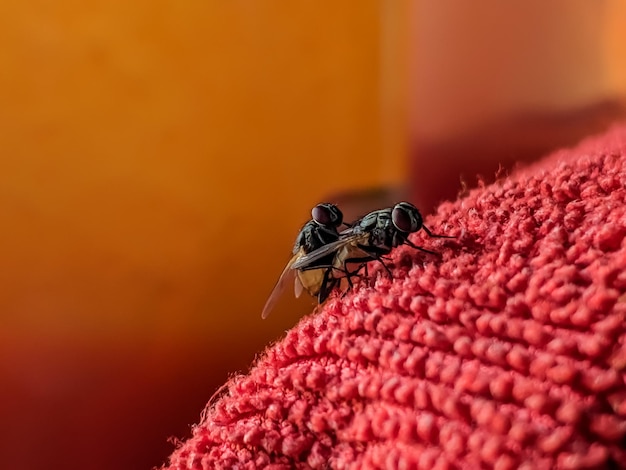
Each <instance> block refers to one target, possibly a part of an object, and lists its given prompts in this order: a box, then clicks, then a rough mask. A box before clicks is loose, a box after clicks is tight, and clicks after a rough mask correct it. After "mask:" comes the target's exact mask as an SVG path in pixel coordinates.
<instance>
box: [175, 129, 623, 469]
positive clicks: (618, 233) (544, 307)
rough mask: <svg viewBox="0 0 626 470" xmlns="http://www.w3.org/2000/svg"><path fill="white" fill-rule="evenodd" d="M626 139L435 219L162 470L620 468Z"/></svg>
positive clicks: (487, 190) (316, 317) (543, 168)
mask: <svg viewBox="0 0 626 470" xmlns="http://www.w3.org/2000/svg"><path fill="white" fill-rule="evenodd" d="M625 156H626V127H616V128H614V129H612V130H611V131H609V132H608V133H606V134H605V135H603V136H601V137H598V138H593V139H589V140H587V141H585V142H583V143H581V144H580V145H579V146H578V147H577V148H575V149H573V150H565V151H561V152H558V153H556V154H554V155H552V156H550V157H549V158H547V159H545V160H544V161H542V162H540V163H539V164H535V165H533V166H531V167H529V168H526V169H524V170H521V171H518V172H516V173H514V174H513V175H511V176H510V177H508V178H505V179H502V180H500V181H498V182H497V183H496V184H494V185H491V186H488V187H484V188H479V189H476V190H474V191H471V192H470V193H469V194H468V195H467V196H466V197H464V198H462V199H460V200H458V201H456V202H451V203H445V204H443V205H441V206H440V207H439V209H438V212H437V213H436V214H435V215H434V216H433V217H430V218H427V220H426V223H427V225H428V226H429V227H430V228H431V229H433V230H434V231H436V232H438V233H446V234H452V235H456V236H457V237H458V240H456V241H448V240H429V239H428V238H427V237H425V236H424V234H422V233H419V234H417V235H414V236H412V238H411V240H412V241H413V242H415V243H418V244H420V245H421V246H424V247H428V248H433V249H436V250H438V251H439V252H441V253H442V258H441V259H438V258H436V257H433V256H430V255H427V254H424V253H420V252H416V251H415V250H413V249H411V248H409V247H400V248H398V249H396V250H394V252H393V255H392V257H393V260H394V265H393V267H392V270H393V274H394V278H393V280H391V279H388V278H387V277H385V276H384V275H383V271H382V270H381V269H380V268H374V266H375V265H372V269H370V272H372V271H373V272H374V273H375V274H376V279H375V280H373V281H371V282H369V283H365V282H363V283H362V284H361V285H360V286H358V287H357V288H356V289H355V290H354V292H352V293H350V294H348V295H347V296H346V297H344V298H343V299H341V298H339V297H337V296H334V297H333V298H331V300H330V301H329V302H328V303H327V304H326V305H325V306H324V307H323V308H321V309H320V310H319V311H318V312H315V313H314V314H312V315H310V316H307V317H305V318H303V319H302V320H301V321H300V322H299V324H298V325H297V326H296V327H294V328H293V329H292V330H291V331H289V332H288V333H287V335H286V337H285V338H284V339H283V340H282V341H281V342H279V343H278V344H276V345H274V346H272V347H271V348H270V349H269V350H268V351H267V352H266V354H265V355H264V356H263V357H262V358H261V359H260V360H259V361H258V363H257V364H256V365H255V366H254V367H253V368H252V370H251V371H250V373H249V374H248V375H247V376H240V377H236V378H234V379H232V380H231V381H229V382H228V383H227V384H226V388H225V394H224V395H223V396H221V397H220V398H219V399H218V400H217V401H216V402H215V403H214V404H212V405H211V406H208V407H207V409H206V411H205V414H204V417H203V419H202V422H201V423H200V424H199V425H198V426H196V427H195V428H194V430H193V435H192V437H191V438H190V439H189V440H188V441H186V442H184V443H182V444H181V445H180V447H179V448H178V449H177V450H176V451H175V452H174V454H173V455H172V456H171V460H170V464H169V466H168V467H166V468H169V469H172V470H174V469H177V470H178V469H194V470H195V469H219V468H240V469H254V468H267V469H291V468H319V469H323V468H336V469H352V468H365V469H367V468H388V469H427V470H435V469H452V468H496V469H500V470H504V469H514V468H525V469H552V468H561V469H579V468H626V437H625V436H626V400H625V399H626V385H625V378H626V322H625V315H626V295H625V293H626V270H625V267H626V242H625V241H624V236H625V235H626V189H625V187H626V158H625Z"/></svg>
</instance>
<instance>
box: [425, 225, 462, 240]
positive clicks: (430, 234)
mask: <svg viewBox="0 0 626 470" xmlns="http://www.w3.org/2000/svg"><path fill="white" fill-rule="evenodd" d="M422 229H423V230H424V232H426V235H428V236H429V237H431V238H456V237H451V236H450V235H439V234H437V233H433V232H431V231H430V229H429V228H428V227H426V225H422Z"/></svg>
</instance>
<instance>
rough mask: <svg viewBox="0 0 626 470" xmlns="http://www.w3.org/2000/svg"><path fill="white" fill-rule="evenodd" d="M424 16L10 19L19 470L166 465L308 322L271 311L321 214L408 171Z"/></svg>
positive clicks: (8, 133) (235, 7)
mask: <svg viewBox="0 0 626 470" xmlns="http://www.w3.org/2000/svg"><path fill="white" fill-rule="evenodd" d="M410 10H411V9H410V2H408V1H402V2H397V3H393V4H392V3H390V2H378V1H369V0H368V1H357V0H350V1H347V2H336V3H333V4H327V5H326V6H324V7H322V6H320V4H319V3H318V2H313V1H304V2H298V3H289V2H278V1H269V2H243V1H233V2H212V1H198V0H191V1H189V2H169V1H165V0H153V1H150V2H148V1H144V0H140V1H138V2H132V3H128V2H122V1H119V0H109V1H107V2H104V1H100V2H98V1H91V2H87V4H85V3H84V2H83V3H81V2H71V1H67V0H65V1H61V2H56V3H50V2H41V1H26V2H16V1H10V2H4V3H3V4H2V5H0V43H1V44H2V47H1V48H0V103H1V106H0V149H1V151H2V158H1V159H0V165H1V166H0V218H1V220H2V231H1V232H0V262H1V265H2V268H3V269H2V270H1V271H0V276H1V280H0V281H1V283H0V286H1V287H0V373H1V374H2V377H3V380H2V387H1V389H0V417H1V420H2V424H3V425H2V427H1V428H0V459H1V464H0V465H1V466H2V467H3V468H15V469H35V468H44V467H45V468H66V469H72V468H76V469H108V468H116V469H135V468H150V467H151V466H156V465H160V464H161V463H163V462H164V461H165V459H166V456H167V455H168V454H169V453H170V452H171V450H172V449H173V444H172V443H170V442H168V441H167V440H168V438H170V437H176V438H185V437H186V436H187V435H189V433H190V425H191V424H192V423H195V422H197V421H198V420H199V417H200V412H201V410H202V408H203V406H204V404H205V403H206V402H207V400H208V399H209V397H210V396H211V395H212V394H213V392H214V391H215V389H216V388H217V387H218V386H219V385H221V384H222V383H223V382H224V380H225V379H226V378H227V376H228V374H230V373H233V372H236V371H245V370H247V368H248V366H249V364H250V363H251V361H252V360H253V358H254V355H255V354H256V353H258V352H260V351H261V350H262V349H263V347H265V346H266V345H267V344H268V343H269V342H271V341H272V340H274V339H277V338H278V337H280V335H281V334H282V332H283V331H284V330H285V329H286V328H288V327H290V326H291V325H293V324H294V323H295V322H296V321H297V318H298V317H297V315H294V313H296V314H305V313H307V312H309V311H311V309H312V304H311V301H310V300H306V299H305V300H303V301H300V302H298V303H296V302H295V301H294V300H293V299H290V298H289V296H286V298H285V299H284V301H283V302H282V303H281V305H279V307H278V309H277V311H276V312H274V313H273V314H272V316H271V317H270V319H269V320H267V321H265V322H262V321H261V320H260V311H261V308H262V306H263V303H264V301H265V299H266V297H267V295H268V294H269V292H270V291H271V289H272V287H273V284H274V282H275V280H276V277H277V276H278V274H279V273H280V270H281V269H282V267H283V265H284V263H285V262H286V261H287V259H288V258H289V253H290V249H291V246H292V243H293V239H294V237H295V235H296V233H297V231H298V229H299V227H300V226H301V224H302V223H304V222H305V221H306V220H307V218H308V217H309V210H310V207H311V206H312V205H314V204H315V203H317V202H319V201H321V200H324V199H325V198H326V197H328V195H330V194H335V193H337V192H342V191H349V190H360V189H364V188H371V187H378V186H390V185H391V186H395V185H400V184H402V183H403V182H404V180H405V174H406V171H407V170H406V168H407V166H408V162H407V161H406V158H407V157H406V156H407V141H408V136H407V130H406V125H405V121H404V115H405V113H407V112H408V110H407V107H408V105H407V104H406V96H407V95H408V93H407V87H408V85H407V83H408V82H407V76H406V75H405V72H406V69H407V68H406V67H405V66H404V65H403V64H404V62H403V61H404V58H405V55H404V54H406V53H407V50H409V49H410V47H409V44H408V42H407V41H408V39H407V38H408V35H407V30H408V28H409V22H408V21H405V19H408V18H409V16H410V15H409V13H410ZM614 11H617V12H618V14H620V15H622V17H621V18H622V19H623V13H624V8H621V9H620V7H614ZM622 19H620V20H615V16H614V15H608V16H605V17H603V18H602V19H601V21H602V22H603V24H605V25H607V26H606V28H607V31H609V32H610V34H609V33H607V37H606V38H604V39H602V41H601V44H600V46H599V49H598V50H599V51H600V52H599V53H601V54H606V57H607V59H606V61H607V63H608V64H609V66H608V69H609V70H612V71H613V72H612V73H614V75H612V76H611V77H612V78H611V80H612V81H611V83H613V84H614V83H618V84H620V85H619V86H621V83H626V81H625V82H621V81H620V80H621V79H622V78H624V75H626V73H625V70H624V61H623V57H624V50H623V44H624V43H626V39H625V38H624V36H623V34H621V35H620V33H618V32H619V31H623V30H624V29H626V28H622V26H623V25H624V22H623V21H622ZM443 51H445V50H444V49H442V52H443ZM403 67H404V68H403ZM616 77H617V78H616ZM440 91H441V90H440ZM609 92H611V90H609ZM468 119H469V118H468ZM459 158H461V157H459Z"/></svg>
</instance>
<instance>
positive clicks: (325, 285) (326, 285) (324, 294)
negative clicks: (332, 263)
mask: <svg viewBox="0 0 626 470" xmlns="http://www.w3.org/2000/svg"><path fill="white" fill-rule="evenodd" d="M330 271H331V270H330V269H327V270H326V271H324V279H323V280H322V285H321V286H320V291H319V294H318V295H317V302H318V303H319V304H323V303H324V302H325V301H326V299H327V298H328V296H329V295H330V293H331V292H332V291H333V289H334V288H335V285H336V284H337V280H336V279H335V278H332V279H329V277H328V276H329V274H330Z"/></svg>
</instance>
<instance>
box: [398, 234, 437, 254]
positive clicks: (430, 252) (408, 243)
mask: <svg viewBox="0 0 626 470" xmlns="http://www.w3.org/2000/svg"><path fill="white" fill-rule="evenodd" d="M404 243H406V244H407V245H409V246H410V247H411V248H415V249H416V250H420V251H423V252H424V253H428V254H431V255H437V256H441V253H437V252H436V251H430V250H427V249H426V248H422V247H421V246H417V245H415V244H414V243H413V242H412V241H411V240H409V239H408V238H407V239H406V240H405V241H404Z"/></svg>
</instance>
